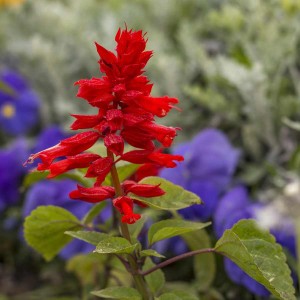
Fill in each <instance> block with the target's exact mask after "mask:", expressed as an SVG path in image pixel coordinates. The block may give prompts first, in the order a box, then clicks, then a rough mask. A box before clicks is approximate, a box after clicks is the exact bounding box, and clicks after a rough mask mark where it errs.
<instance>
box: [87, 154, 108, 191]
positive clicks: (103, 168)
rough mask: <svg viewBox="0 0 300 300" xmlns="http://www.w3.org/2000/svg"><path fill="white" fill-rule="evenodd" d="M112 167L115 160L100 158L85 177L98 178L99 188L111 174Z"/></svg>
mask: <svg viewBox="0 0 300 300" xmlns="http://www.w3.org/2000/svg"><path fill="white" fill-rule="evenodd" d="M112 165H113V160H112V159H111V158H110V157H104V158H99V159H97V160H95V161H94V162H93V163H92V164H91V165H90V167H89V168H88V170H87V172H86V175H85V177H87V178H90V177H97V185H98V186H99V185H100V184H101V183H102V182H103V181H104V179H105V177H106V176H107V174H108V173H109V172H110V169H111V167H112Z"/></svg>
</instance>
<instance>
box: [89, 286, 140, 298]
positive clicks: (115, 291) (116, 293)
mask: <svg viewBox="0 0 300 300" xmlns="http://www.w3.org/2000/svg"><path fill="white" fill-rule="evenodd" d="M91 294H93V295H94V296H97V297H101V298H105V299H118V300H141V299H142V298H141V296H140V294H139V292H138V291H137V290H136V289H134V288H131V287H124V286H114V287H109V288H106V289H103V290H100V291H94V292H91Z"/></svg>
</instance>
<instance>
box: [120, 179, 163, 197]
mask: <svg viewBox="0 0 300 300" xmlns="http://www.w3.org/2000/svg"><path fill="white" fill-rule="evenodd" d="M159 186H160V184H158V185H151V184H139V183H136V182H134V181H131V180H126V181H124V182H123V184H122V188H123V190H124V193H125V194H128V193H133V194H135V195H137V196H140V197H158V196H162V195H164V194H165V191H163V190H162V189H161V188H160V187H159Z"/></svg>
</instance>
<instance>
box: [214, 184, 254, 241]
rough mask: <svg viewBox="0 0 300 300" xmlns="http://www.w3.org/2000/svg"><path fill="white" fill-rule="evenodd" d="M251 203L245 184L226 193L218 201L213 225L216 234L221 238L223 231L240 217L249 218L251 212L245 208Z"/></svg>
mask: <svg viewBox="0 0 300 300" xmlns="http://www.w3.org/2000/svg"><path fill="white" fill-rule="evenodd" d="M249 205H250V200H249V196H248V192H247V190H246V188H245V187H244V186H237V187H234V188H233V189H231V190H230V191H229V192H228V193H226V194H225V195H224V196H223V197H222V198H221V200H220V201H219V203H218V206H217V208H216V211H215V213H214V216H213V219H214V222H213V226H214V231H215V234H216V236H217V237H218V238H220V237H221V236H222V234H223V232H224V231H225V230H226V229H228V228H231V227H232V225H233V224H234V223H236V222H237V221H239V220H240V219H243V218H245V217H246V216H247V217H248V218H249V217H251V216H249V213H248V212H247V210H246V211H245V208H248V206H249Z"/></svg>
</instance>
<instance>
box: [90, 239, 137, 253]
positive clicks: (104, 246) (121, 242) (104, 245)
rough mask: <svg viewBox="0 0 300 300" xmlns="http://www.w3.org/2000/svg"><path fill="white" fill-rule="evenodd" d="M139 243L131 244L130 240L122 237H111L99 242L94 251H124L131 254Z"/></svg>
mask: <svg viewBox="0 0 300 300" xmlns="http://www.w3.org/2000/svg"><path fill="white" fill-rule="evenodd" d="M137 245H138V244H134V245H132V244H130V243H129V241H128V240H126V239H124V238H121V237H109V238H107V239H104V240H103V241H101V242H100V243H98V245H97V247H96V250H94V252H97V253H101V254H109V253H124V254H130V253H132V252H133V251H134V249H135V248H136V246H137Z"/></svg>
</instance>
